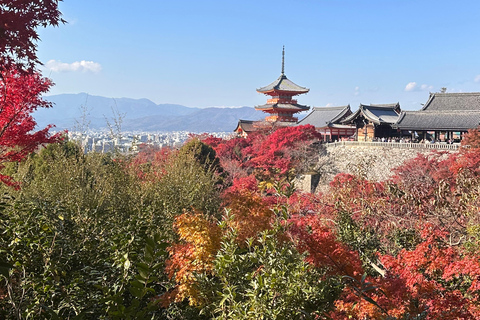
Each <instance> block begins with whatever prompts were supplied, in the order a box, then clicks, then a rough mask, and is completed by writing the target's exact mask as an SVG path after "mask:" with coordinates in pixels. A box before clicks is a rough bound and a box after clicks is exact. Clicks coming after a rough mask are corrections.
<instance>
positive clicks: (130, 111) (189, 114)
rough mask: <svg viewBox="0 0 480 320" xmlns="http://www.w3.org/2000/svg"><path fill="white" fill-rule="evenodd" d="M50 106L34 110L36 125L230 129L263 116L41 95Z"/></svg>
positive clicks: (248, 111)
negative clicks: (243, 121)
mask: <svg viewBox="0 0 480 320" xmlns="http://www.w3.org/2000/svg"><path fill="white" fill-rule="evenodd" d="M44 98H45V99H46V100H47V101H50V102H52V103H53V107H52V108H48V109H44V108H42V109H39V110H37V111H36V112H35V113H34V118H35V120H36V121H37V124H38V127H39V128H43V127H45V126H47V125H48V124H54V125H55V129H56V130H64V129H68V130H73V131H75V129H79V128H81V127H83V128H87V127H88V128H89V129H94V130H100V129H103V128H107V127H108V123H110V124H113V123H115V121H116V120H121V130H122V131H144V132H149V131H189V132H197V133H201V132H231V131H233V130H234V129H235V127H236V126H237V123H238V120H239V119H246V120H260V119H263V118H264V117H265V114H264V113H262V112H261V111H256V110H255V109H254V108H252V107H240V108H218V107H217V108H215V107H211V108H191V107H186V106H182V105H178V104H155V103H154V102H152V101H151V100H148V99H130V98H106V97H101V96H93V95H89V94H87V93H78V94H60V95H52V96H46V97H44Z"/></svg>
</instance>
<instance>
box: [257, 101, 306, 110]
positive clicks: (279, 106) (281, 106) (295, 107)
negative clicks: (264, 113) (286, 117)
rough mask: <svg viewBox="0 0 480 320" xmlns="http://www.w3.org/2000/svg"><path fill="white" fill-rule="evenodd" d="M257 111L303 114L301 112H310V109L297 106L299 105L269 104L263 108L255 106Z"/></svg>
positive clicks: (262, 106)
mask: <svg viewBox="0 0 480 320" xmlns="http://www.w3.org/2000/svg"><path fill="white" fill-rule="evenodd" d="M255 109H256V110H272V109H278V110H292V111H295V112H301V111H307V110H309V109H310V107H308V106H304V105H301V104H297V103H273V104H270V103H267V104H263V105H261V106H255Z"/></svg>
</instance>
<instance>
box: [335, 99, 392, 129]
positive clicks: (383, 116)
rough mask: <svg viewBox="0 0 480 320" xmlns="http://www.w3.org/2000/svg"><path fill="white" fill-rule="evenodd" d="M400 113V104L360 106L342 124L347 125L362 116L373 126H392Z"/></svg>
mask: <svg viewBox="0 0 480 320" xmlns="http://www.w3.org/2000/svg"><path fill="white" fill-rule="evenodd" d="M399 113H400V104H399V103H398V102H397V103H391V104H370V105H365V104H360V107H359V108H358V110H357V111H355V112H354V113H352V114H351V115H349V116H348V117H346V118H345V119H343V120H342V123H348V122H351V121H353V120H355V119H356V118H358V117H359V116H363V117H364V118H365V119H367V120H368V121H370V122H373V123H375V124H394V123H395V122H397V120H398V117H399Z"/></svg>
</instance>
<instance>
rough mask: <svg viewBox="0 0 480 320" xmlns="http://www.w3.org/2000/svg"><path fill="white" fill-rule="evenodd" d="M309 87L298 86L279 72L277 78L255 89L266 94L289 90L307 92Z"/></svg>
mask: <svg viewBox="0 0 480 320" xmlns="http://www.w3.org/2000/svg"><path fill="white" fill-rule="evenodd" d="M308 91H310V89H307V88H305V87H300V86H299V85H297V84H295V83H293V82H292V81H290V80H289V79H288V78H287V76H286V75H285V74H283V73H282V74H281V75H280V77H278V79H277V80H275V81H273V82H272V83H270V84H269V85H268V86H265V87H262V88H260V89H257V92H260V93H264V94H268V93H272V92H279V93H280V92H289V93H294V94H302V93H307V92H308Z"/></svg>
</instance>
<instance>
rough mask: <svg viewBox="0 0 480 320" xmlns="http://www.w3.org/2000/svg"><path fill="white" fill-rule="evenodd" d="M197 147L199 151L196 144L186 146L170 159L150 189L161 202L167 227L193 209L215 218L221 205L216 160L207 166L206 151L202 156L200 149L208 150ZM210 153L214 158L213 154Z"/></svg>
mask: <svg viewBox="0 0 480 320" xmlns="http://www.w3.org/2000/svg"><path fill="white" fill-rule="evenodd" d="M199 143H200V144H201V146H202V147H201V148H200V147H199V148H197V146H198V143H195V144H194V145H193V146H194V147H192V145H186V146H187V147H186V148H182V149H180V152H179V154H178V156H173V157H171V159H170V160H169V161H168V164H167V166H166V168H165V173H164V174H163V176H162V177H161V179H160V180H159V181H158V183H156V184H155V185H154V186H153V190H152V191H154V194H155V195H156V197H157V199H159V200H160V201H161V205H162V206H163V210H164V213H165V216H166V217H167V219H168V224H169V225H172V223H173V219H174V218H175V217H176V216H178V215H180V214H182V213H183V211H184V210H185V209H191V208H195V209H197V210H199V211H202V212H204V213H205V214H207V215H218V212H219V208H220V203H221V199H220V191H221V188H220V186H219V179H218V170H220V168H219V167H218V159H216V158H214V159H215V160H213V162H210V161H212V160H210V158H209V157H208V155H210V153H209V152H210V151H208V152H207V154H205V153H204V152H205V150H207V149H206V148H203V146H205V147H208V146H206V145H205V144H203V143H201V142H199ZM191 147H192V148H191ZM208 149H211V148H210V147H208ZM202 150H203V151H202ZM199 151H200V153H199ZM211 151H212V152H213V154H214V152H215V151H213V150H211Z"/></svg>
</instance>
